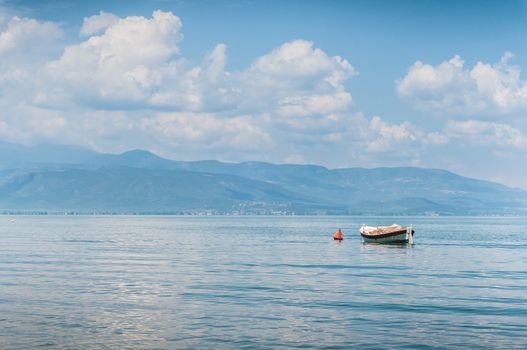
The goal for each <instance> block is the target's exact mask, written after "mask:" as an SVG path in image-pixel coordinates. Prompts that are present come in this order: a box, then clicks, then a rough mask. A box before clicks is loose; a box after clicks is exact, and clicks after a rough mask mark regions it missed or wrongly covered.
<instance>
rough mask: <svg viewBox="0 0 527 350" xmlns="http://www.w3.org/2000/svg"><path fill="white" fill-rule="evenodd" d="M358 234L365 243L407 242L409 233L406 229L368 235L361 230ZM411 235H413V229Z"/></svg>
mask: <svg viewBox="0 0 527 350" xmlns="http://www.w3.org/2000/svg"><path fill="white" fill-rule="evenodd" d="M360 235H361V236H362V239H363V240H364V242H366V243H408V242H409V241H410V234H409V233H407V231H406V229H404V230H400V231H395V232H390V233H384V234H380V235H368V234H364V233H362V232H361V234H360ZM411 235H412V236H413V235H414V230H412V233H411Z"/></svg>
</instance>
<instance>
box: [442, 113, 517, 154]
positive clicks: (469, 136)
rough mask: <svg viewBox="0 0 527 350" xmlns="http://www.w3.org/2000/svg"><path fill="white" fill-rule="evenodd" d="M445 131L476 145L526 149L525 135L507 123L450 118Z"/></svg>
mask: <svg viewBox="0 0 527 350" xmlns="http://www.w3.org/2000/svg"><path fill="white" fill-rule="evenodd" d="M445 133H446V134H447V135H449V136H450V137H451V138H458V139H461V140H465V141H469V142H470V143H472V144H477V145H487V146H499V147H505V148H513V149H517V150H526V149H527V137H526V136H525V135H523V133H522V132H521V131H520V130H519V129H517V128H514V127H513V126H511V125H508V124H502V123H495V122H487V121H480V120H466V121H454V120H450V121H448V123H447V126H446V128H445Z"/></svg>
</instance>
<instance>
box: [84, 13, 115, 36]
mask: <svg viewBox="0 0 527 350" xmlns="http://www.w3.org/2000/svg"><path fill="white" fill-rule="evenodd" d="M118 20H119V17H117V16H116V15H114V14H111V13H107V12H104V11H101V12H100V13H99V14H98V15H94V16H91V17H84V23H83V25H82V28H81V31H80V35H83V36H90V35H94V34H99V33H101V32H103V31H104V30H106V28H108V27H111V26H112V25H114V24H115V22H117V21H118Z"/></svg>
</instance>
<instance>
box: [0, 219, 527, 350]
mask: <svg viewBox="0 0 527 350" xmlns="http://www.w3.org/2000/svg"><path fill="white" fill-rule="evenodd" d="M393 223H399V224H402V225H410V224H412V225H413V227H414V229H415V236H414V245H412V246H410V245H379V244H365V243H363V242H362V241H361V239H360V236H359V233H358V230H359V228H360V226H361V225H362V224H367V225H389V224H393ZM338 228H341V229H342V232H343V234H344V240H343V241H342V242H338V241H333V239H332V234H333V233H334V231H335V230H337V229H338ZM0 349H3V350H5V349H7V350H10V349H17V350H18V349H527V218H520V217H510V218H504V217H408V216H404V217H364V216H361V217H356V216H355V217H354V216H351V217H343V216H336V217H323V216H312V217H311V216H289V217H278V216H252V217H246V216H243V217H228V216H224V217H221V216H211V217H200V216H194V217H184V216H180V217H178V216H0Z"/></svg>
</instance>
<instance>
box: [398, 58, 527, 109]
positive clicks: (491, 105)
mask: <svg viewBox="0 0 527 350" xmlns="http://www.w3.org/2000/svg"><path fill="white" fill-rule="evenodd" d="M511 58H512V54H510V53H508V52H507V53H505V54H504V55H503V57H502V58H501V60H500V62H498V63H495V64H489V63H483V62H478V63H476V65H474V66H473V67H472V68H466V67H465V62H464V61H463V60H462V59H461V58H460V57H459V56H457V55H456V56H454V57H453V58H452V59H450V60H448V61H444V62H442V63H440V64H438V65H436V66H433V65H430V64H426V63H423V62H421V61H417V62H415V64H414V65H413V66H412V67H410V69H409V70H408V73H407V74H406V76H404V77H403V78H401V79H399V80H398V81H396V90H397V93H398V94H399V96H401V97H402V98H405V99H407V100H409V101H410V102H411V103H413V104H414V105H415V106H416V107H417V108H418V109H421V110H426V111H439V112H449V113H459V114H476V113H487V114H488V113H500V114H506V113H511V112H515V111H518V110H527V82H526V81H525V80H522V79H521V77H520V73H521V71H520V68H519V67H518V66H515V65H511V64H510V63H509V61H510V59H511Z"/></svg>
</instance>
